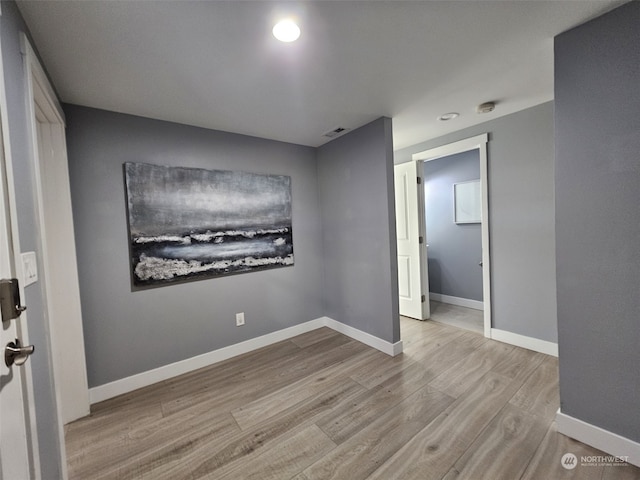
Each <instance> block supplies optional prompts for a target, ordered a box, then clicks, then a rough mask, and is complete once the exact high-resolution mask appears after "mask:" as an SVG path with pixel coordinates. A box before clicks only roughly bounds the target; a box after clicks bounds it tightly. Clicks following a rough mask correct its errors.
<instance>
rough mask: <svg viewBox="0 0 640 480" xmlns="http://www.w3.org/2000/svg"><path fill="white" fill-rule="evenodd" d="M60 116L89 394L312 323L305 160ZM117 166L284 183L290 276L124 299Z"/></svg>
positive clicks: (314, 278)
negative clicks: (288, 193) (194, 170)
mask: <svg viewBox="0 0 640 480" xmlns="http://www.w3.org/2000/svg"><path fill="white" fill-rule="evenodd" d="M64 108H65V112H66V115H67V123H68V127H67V143H68V152H69V168H70V180H71V190H72V192H71V194H72V203H73V214H74V221H75V228H76V245H77V251H78V265H79V275H80V294H81V301H82V312H83V322H84V334H85V342H86V354H87V367H88V378H89V386H90V387H94V386H97V385H102V384H105V383H108V382H110V381H113V380H117V379H121V378H124V377H127V376H130V375H133V374H136V373H140V372H144V371H147V370H150V369H153V368H156V367H159V366H162V365H166V364H169V363H172V362H176V361H179V360H184V359H186V358H190V357H193V356H195V355H198V354H202V353H205V352H209V351H212V350H216V349H219V348H222V347H225V346H228V345H231V344H235V343H238V342H241V341H243V340H247V339H250V338H255V337H258V336H260V335H264V334H267V333H270V332H273V331H276V330H281V329H283V328H286V327H290V326H293V325H296V324H299V323H302V322H306V321H308V320H312V319H315V318H318V317H322V316H323V315H324V309H323V296H322V292H323V284H322V268H323V267H322V232H321V228H320V207H319V203H318V187H317V168H316V151H315V149H313V148H309V147H302V146H298V145H292V144H286V143H280V142H274V141H268V140H262V139H258V138H253V137H247V136H242V135H236V134H230V133H224V132H216V131H211V130H205V129H200V128H195V127H189V126H184V125H178V124H173V123H168V122H162V121H157V120H150V119H145V118H141V117H134V116H129V115H122V114H117V113H111V112H106V111H101V110H95V109H90V108H84V107H78V106H72V105H65V107H64ZM124 162H146V163H154V164H159V165H175V166H184V167H199V168H207V169H222V170H236V171H247V172H255V173H269V174H278V175H290V176H291V182H292V197H293V200H292V207H293V242H294V252H295V265H294V266H293V267H284V268H278V269H272V270H265V271H260V272H252V273H245V274H238V275H231V276H226V277H218V278H213V279H208V280H200V281H194V282H189V283H182V284H176V285H171V286H164V287H158V288H152V289H146V290H139V291H135V292H132V289H131V282H130V273H129V257H128V235H127V222H126V210H125V193H124V183H123V167H122V164H123V163H124ZM236 312H244V313H245V318H246V325H245V326H243V327H236V326H235V313H236Z"/></svg>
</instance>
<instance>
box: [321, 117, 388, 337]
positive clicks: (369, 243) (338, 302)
mask: <svg viewBox="0 0 640 480" xmlns="http://www.w3.org/2000/svg"><path fill="white" fill-rule="evenodd" d="M318 184H319V190H320V203H321V205H322V230H323V232H322V233H323V245H324V288H325V309H326V313H325V314H326V315H327V316H329V317H331V318H333V319H334V320H337V321H339V322H342V323H344V324H347V325H350V326H352V327H355V328H358V329H360V330H363V331H365V332H367V333H370V334H371V335H374V336H376V337H379V338H381V339H383V340H386V341H388V342H397V341H398V340H399V339H400V323H399V316H398V285H397V281H398V280H397V279H398V272H397V260H396V236H395V210H394V203H393V202H394V198H393V194H392V192H393V142H392V134H391V119H389V118H380V119H378V120H376V121H374V122H372V123H370V124H368V125H365V126H364V127H361V128H359V129H357V130H355V131H353V132H350V133H348V134H347V135H345V136H343V137H340V138H337V139H335V140H333V141H332V142H330V143H328V144H325V145H323V146H322V147H320V148H319V149H318Z"/></svg>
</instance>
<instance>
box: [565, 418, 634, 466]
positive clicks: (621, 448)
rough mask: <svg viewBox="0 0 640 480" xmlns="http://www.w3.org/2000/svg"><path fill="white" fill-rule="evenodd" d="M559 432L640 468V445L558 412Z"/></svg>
mask: <svg viewBox="0 0 640 480" xmlns="http://www.w3.org/2000/svg"><path fill="white" fill-rule="evenodd" d="M556 425H557V426H558V432H560V433H562V434H563V435H566V436H567V437H571V438H574V439H576V440H579V441H580V442H582V443H586V444H587V445H591V446H592V447H595V448H597V449H598V450H602V451H603V452H606V453H608V454H609V455H613V456H616V457H628V458H627V459H626V461H627V462H628V463H631V464H633V465H635V466H637V467H640V443H638V442H634V441H633V440H629V439H628V438H625V437H621V436H620V435H618V434H616V433H613V432H609V431H608V430H604V429H603V428H600V427H596V426H595V425H591V424H590V423H587V422H583V421H582V420H578V419H577V418H574V417H571V416H569V415H566V414H564V413H562V412H561V411H560V410H558V413H557V414H556Z"/></svg>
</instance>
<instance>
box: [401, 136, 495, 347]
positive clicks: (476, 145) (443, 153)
mask: <svg viewBox="0 0 640 480" xmlns="http://www.w3.org/2000/svg"><path fill="white" fill-rule="evenodd" d="M488 141H489V135H488V134H486V133H484V134H482V135H477V136H475V137H471V138H467V139H464V140H460V141H458V142H454V143H450V144H447V145H443V146H441V147H436V148H432V149H429V150H425V151H423V152H418V153H415V154H413V155H412V157H411V158H412V160H413V161H412V162H409V163H416V162H418V163H420V164H422V163H424V162H425V161H429V160H435V159H437V158H442V157H447V156H449V155H455V154H457V153H462V152H468V151H470V150H476V149H477V150H478V153H479V157H480V185H481V204H482V205H481V208H482V223H481V235H482V301H483V314H484V336H485V337H487V338H491V255H490V248H489V170H488V163H489V162H488V157H487V142H488ZM418 225H419V224H418ZM420 228H422V227H420ZM421 231H422V232H423V233H422V234H423V235H426V233H425V231H424V230H421ZM422 263H423V264H426V263H427V257H426V255H425V256H424V257H423V258H422Z"/></svg>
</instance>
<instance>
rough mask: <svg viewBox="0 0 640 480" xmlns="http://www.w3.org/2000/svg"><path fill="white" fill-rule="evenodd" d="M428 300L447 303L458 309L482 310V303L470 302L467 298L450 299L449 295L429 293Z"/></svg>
mask: <svg viewBox="0 0 640 480" xmlns="http://www.w3.org/2000/svg"><path fill="white" fill-rule="evenodd" d="M429 300H434V301H436V302H442V303H448V304H450V305H458V306H460V307H467V308H473V309H475V310H484V302H480V301H478V300H471V299H469V298H460V297H452V296H451V295H443V294H441V293H432V292H429Z"/></svg>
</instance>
